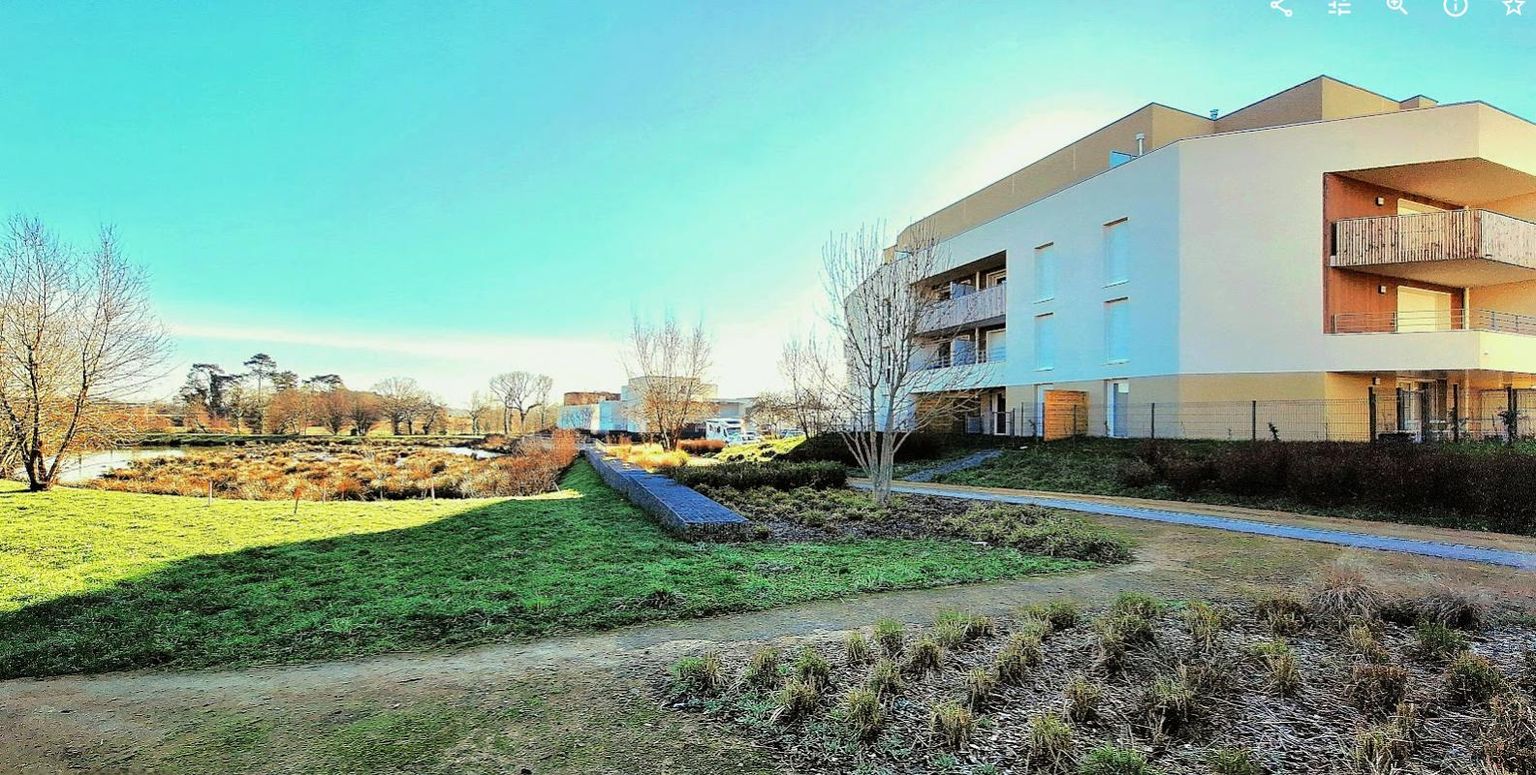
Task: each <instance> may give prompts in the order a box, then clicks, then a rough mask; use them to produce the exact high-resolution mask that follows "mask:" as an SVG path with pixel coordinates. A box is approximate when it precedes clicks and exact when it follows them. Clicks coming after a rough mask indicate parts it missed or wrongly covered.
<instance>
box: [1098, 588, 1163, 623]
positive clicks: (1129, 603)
mask: <svg viewBox="0 0 1536 775" xmlns="http://www.w3.org/2000/svg"><path fill="white" fill-rule="evenodd" d="M1166 610H1168V604H1167V603H1165V602H1163V601H1162V600H1160V599H1158V598H1155V597H1153V596H1151V595H1148V594H1145V593H1142V592H1121V593H1120V594H1119V595H1118V596H1117V597H1116V598H1115V602H1113V603H1111V604H1110V606H1109V611H1110V613H1112V614H1129V615H1133V616H1139V617H1141V618H1143V619H1154V618H1157V617H1159V616H1162V615H1163V612H1164V611H1166Z"/></svg>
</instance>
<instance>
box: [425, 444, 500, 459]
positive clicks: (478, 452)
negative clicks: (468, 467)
mask: <svg viewBox="0 0 1536 775" xmlns="http://www.w3.org/2000/svg"><path fill="white" fill-rule="evenodd" d="M434 449H435V450H437V451H438V452H451V453H453V454H455V455H468V456H470V457H472V458H474V459H476V460H489V459H490V458H493V457H501V456H502V455H503V454H505V453H502V452H491V451H490V450H486V449H474V448H472V447H434Z"/></svg>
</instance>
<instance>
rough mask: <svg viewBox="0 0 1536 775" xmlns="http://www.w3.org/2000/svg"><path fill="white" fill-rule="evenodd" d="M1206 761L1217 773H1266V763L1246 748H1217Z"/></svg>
mask: <svg viewBox="0 0 1536 775" xmlns="http://www.w3.org/2000/svg"><path fill="white" fill-rule="evenodd" d="M1206 763H1207V764H1209V765H1210V766H1211V771H1212V772H1214V773H1216V775H1264V772H1265V769H1264V765H1262V764H1259V759H1258V757H1256V756H1254V755H1253V752H1252V751H1250V750H1248V749H1246V748H1217V749H1216V750H1214V751H1211V754H1210V756H1209V757H1208V758H1207V759H1206Z"/></svg>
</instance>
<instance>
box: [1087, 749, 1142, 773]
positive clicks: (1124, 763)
mask: <svg viewBox="0 0 1536 775" xmlns="http://www.w3.org/2000/svg"><path fill="white" fill-rule="evenodd" d="M1077 771H1078V773H1079V775H1157V770H1156V769H1154V768H1153V767H1152V765H1151V764H1149V763H1147V757H1145V756H1142V755H1141V753H1140V752H1138V751H1135V750H1133V749H1130V748H1120V747H1118V746H1113V745H1101V746H1099V747H1098V748H1095V749H1093V750H1091V751H1089V752H1088V754H1087V755H1086V756H1084V757H1083V760H1082V762H1080V763H1079V764H1078V766H1077Z"/></svg>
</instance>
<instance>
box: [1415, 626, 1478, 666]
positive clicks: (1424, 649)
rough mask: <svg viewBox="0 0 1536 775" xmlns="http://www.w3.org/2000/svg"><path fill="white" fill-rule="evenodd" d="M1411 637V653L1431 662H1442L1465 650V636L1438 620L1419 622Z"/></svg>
mask: <svg viewBox="0 0 1536 775" xmlns="http://www.w3.org/2000/svg"><path fill="white" fill-rule="evenodd" d="M1413 638H1414V640H1413V653H1414V654H1416V655H1417V656H1418V657H1419V658H1420V659H1425V660H1428V661H1432V662H1444V661H1446V660H1449V659H1451V658H1452V657H1455V656H1456V655H1457V654H1460V653H1461V652H1463V651H1466V650H1467V636H1465V635H1462V634H1461V633H1459V632H1457V631H1455V630H1453V629H1451V628H1449V627H1447V626H1445V625H1443V624H1440V623H1439V622H1420V623H1419V626H1417V627H1415V628H1414V632H1413Z"/></svg>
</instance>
